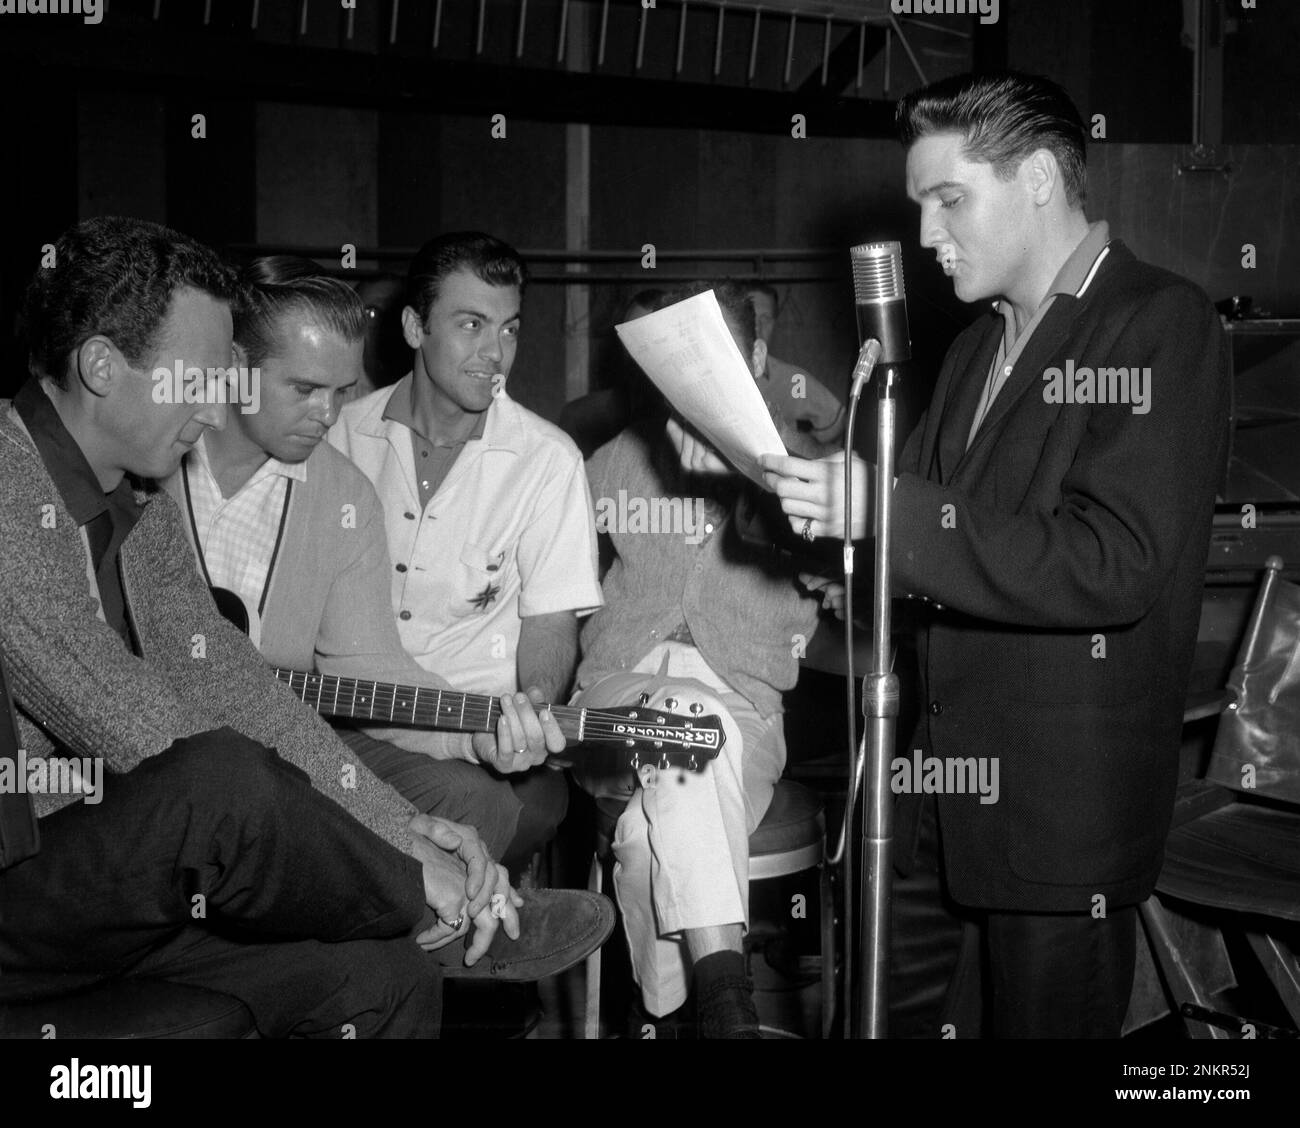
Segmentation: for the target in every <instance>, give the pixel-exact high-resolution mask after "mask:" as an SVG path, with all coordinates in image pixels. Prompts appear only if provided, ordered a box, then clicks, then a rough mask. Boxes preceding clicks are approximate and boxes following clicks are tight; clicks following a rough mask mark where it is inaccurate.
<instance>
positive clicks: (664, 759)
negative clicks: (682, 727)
mask: <svg viewBox="0 0 1300 1128" xmlns="http://www.w3.org/2000/svg"><path fill="white" fill-rule="evenodd" d="M659 770H660V771H661V772H666V771H667V770H668V753H667V752H665V753H664V754H663V755H662V756H660V757H659Z"/></svg>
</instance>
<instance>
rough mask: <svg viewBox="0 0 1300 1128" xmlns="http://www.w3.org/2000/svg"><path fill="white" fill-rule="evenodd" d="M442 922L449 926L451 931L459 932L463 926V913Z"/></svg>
mask: <svg viewBox="0 0 1300 1128" xmlns="http://www.w3.org/2000/svg"><path fill="white" fill-rule="evenodd" d="M442 923H443V924H445V925H446V926H447V927H448V928H450V929H451V930H452V932H459V931H460V930H461V929H462V928H464V927H465V914H464V913H461V914H460V916H458V917H457V918H456V919H455V920H444V921H443V922H442Z"/></svg>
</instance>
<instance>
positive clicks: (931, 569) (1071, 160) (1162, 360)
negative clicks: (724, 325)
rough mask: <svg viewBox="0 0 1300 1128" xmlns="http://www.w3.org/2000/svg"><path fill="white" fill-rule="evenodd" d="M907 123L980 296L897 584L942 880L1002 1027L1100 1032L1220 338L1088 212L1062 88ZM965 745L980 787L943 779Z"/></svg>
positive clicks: (1171, 772)
mask: <svg viewBox="0 0 1300 1128" xmlns="http://www.w3.org/2000/svg"><path fill="white" fill-rule="evenodd" d="M898 120H899V124H900V130H901V134H902V139H903V142H904V144H905V145H906V146H907V149H908V154H907V188H908V194H909V196H911V198H912V199H914V200H916V201H917V202H918V203H919V204H920V206H921V242H922V244H923V245H924V246H926V247H929V248H932V249H933V250H934V251H935V252H936V255H937V257H938V259H939V262H940V264H941V266H942V267H943V270H944V272H945V273H946V274H948V275H949V276H950V277H951V278H952V279H953V285H954V288H955V290H956V293H957V296H958V297H960V298H962V299H963V300H965V301H971V302H992V303H993V305H992V307H991V308H990V309H988V311H987V312H986V313H985V314H984V315H983V316H981V317H979V318H977V319H976V321H975V322H974V324H972V325H971V326H970V327H969V328H967V329H966V330H965V331H964V332H963V333H962V334H961V335H960V336H959V337H958V338H957V340H956V341H955V342H954V344H953V346H952V348H951V349H950V350H949V352H948V355H947V358H946V359H945V361H944V364H943V368H942V371H941V372H940V375H939V380H938V383H937V385H936V388H935V391H934V396H933V398H932V400H931V402H930V407H929V409H928V411H927V412H926V413H925V415H924V416H923V417H922V419H921V420H920V422H919V424H918V425H917V427H916V429H915V430H914V431H913V433H912V435H911V437H910V439H909V440H908V442H907V444H906V446H905V448H904V450H903V453H902V455H901V457H900V458H899V464H898V477H897V479H896V485H895V491H894V505H895V512H896V520H895V526H894V543H893V548H892V553H891V561H892V564H893V568H894V576H895V583H896V585H897V589H898V591H899V592H900V593H910V594H913V595H919V596H922V597H924V598H925V599H926V600H927V601H928V605H927V609H926V612H925V614H924V616H923V623H922V626H921V629H920V637H919V640H918V651H919V657H920V666H921V677H922V683H923V684H922V689H923V693H924V696H923V698H922V701H923V703H924V709H925V711H924V713H923V715H922V720H921V723H920V724H919V726H918V730H917V732H916V734H915V737H914V739H913V742H912V744H911V745H910V747H909V748H908V749H907V750H905V752H906V753H910V752H911V750H912V749H920V750H921V751H922V754H923V756H924V757H927V758H928V757H933V758H934V759H935V760H937V761H938V766H939V768H941V769H946V770H945V772H944V774H943V776H942V777H941V778H940V777H937V776H936V777H934V778H933V779H932V781H931V783H932V785H933V784H934V783H936V782H937V783H938V789H939V793H938V795H937V804H938V816H939V826H940V833H941V837H942V843H943V859H944V868H945V876H946V880H947V885H948V888H949V891H950V893H951V894H952V896H953V898H954V899H955V900H956V901H957V902H958V903H960V904H962V905H965V906H969V907H971V908H972V909H975V910H977V911H978V912H977V919H978V920H979V922H980V924H981V926H982V927H983V929H984V935H985V947H986V951H987V959H988V967H987V973H988V974H989V975H990V977H991V979H990V985H991V988H992V990H991V997H992V1007H993V1010H992V1020H993V1021H992V1030H993V1032H994V1033H995V1034H997V1035H999V1036H1021V1037H1026V1036H1027V1037H1051V1036H1102V1037H1105V1036H1111V1037H1113V1036H1117V1035H1118V1033H1119V1029H1120V1025H1121V1023H1122V1021H1123V1018H1124V1013H1125V1008H1126V1006H1127V1003H1128V996H1129V992H1130V990H1131V987H1132V976H1133V961H1134V951H1135V943H1136V932H1135V925H1136V908H1135V906H1136V905H1137V904H1138V903H1139V902H1141V901H1142V900H1143V899H1145V898H1146V897H1147V896H1149V895H1150V893H1151V891H1152V889H1153V887H1154V884H1155V880H1156V877H1157V875H1158V873H1159V871H1160V864H1161V858H1162V849H1163V844H1164V839H1165V835H1166V833H1167V831H1168V827H1169V822H1170V817H1171V813H1172V808H1173V798H1174V789H1175V783H1176V778H1177V772H1178V747H1179V732H1180V725H1181V717H1182V710H1183V701H1184V694H1185V690H1186V684H1187V679H1188V675H1189V672H1190V666H1191V659H1192V652H1193V648H1194V645H1195V640H1196V631H1197V623H1198V619H1199V607H1200V593H1201V584H1202V572H1203V568H1204V563H1205V558H1206V544H1207V540H1208V536H1209V524H1210V519H1211V516H1212V513H1213V507H1214V497H1215V489H1216V486H1217V485H1218V483H1219V481H1220V479H1221V476H1222V473H1223V468H1224V463H1225V458H1226V451H1227V438H1228V403H1229V386H1228V384H1229V376H1228V372H1229V369H1228V356H1227V345H1226V339H1225V337H1224V334H1223V332H1222V330H1221V327H1220V325H1219V321H1218V318H1217V316H1216V314H1215V312H1214V309H1213V308H1212V306H1211V305H1210V303H1209V301H1208V299H1207V298H1206V297H1205V295H1204V294H1203V293H1202V292H1201V291H1200V290H1199V289H1198V288H1197V287H1196V286H1194V285H1192V284H1191V283H1189V282H1187V281H1186V280H1184V279H1182V278H1179V277H1178V276H1176V275H1173V274H1170V273H1168V272H1166V271H1163V270H1160V269H1158V268H1156V267H1153V266H1148V265H1146V264H1144V263H1141V262H1139V261H1138V260H1137V259H1136V258H1135V257H1134V256H1133V254H1132V252H1131V251H1129V250H1128V249H1127V248H1126V247H1125V246H1124V245H1123V244H1122V243H1120V242H1118V241H1116V240H1112V239H1111V238H1110V233H1109V230H1108V228H1107V226H1106V224H1105V223H1104V222H1100V223H1092V224H1089V222H1088V220H1087V219H1086V218H1085V215H1084V211H1083V199H1084V192H1085V171H1084V137H1085V133H1084V127H1083V124H1082V122H1081V121H1080V119H1079V116H1078V113H1077V111H1076V110H1075V109H1074V107H1073V105H1071V103H1070V101H1069V99H1068V97H1067V96H1066V95H1065V93H1064V92H1063V91H1062V90H1061V89H1060V88H1059V87H1057V86H1055V84H1053V83H1050V82H1048V81H1046V80H1043V79H1038V78H1031V77H1028V76H1023V75H1001V76H993V77H979V78H974V77H962V78H957V79H950V80H945V81H944V82H941V83H938V84H936V85H934V86H931V87H928V88H926V89H924V90H921V91H918V92H916V93H914V94H911V95H909V96H908V97H907V98H905V99H903V101H902V102H901V103H900V105H899V109H898ZM857 469H858V471H859V473H858V477H859V480H860V481H861V486H860V487H859V488H857V489H856V490H855V494H854V497H855V500H857V499H865V498H866V497H867V496H868V492H869V491H868V489H867V488H866V486H867V474H866V470H867V468H866V467H865V465H863V466H860V467H858V468H857ZM768 470H769V475H768V478H769V484H771V485H772V486H773V488H775V489H776V491H777V492H778V493H779V494H780V496H781V498H782V504H783V507H784V508H785V511H786V513H787V514H788V515H789V516H790V518H791V523H792V524H793V525H794V526H795V528H796V529H799V530H800V531H804V530H805V528H806V529H807V534H806V535H814V536H821V535H828V536H841V535H842V534H843V518H842V513H843V504H842V490H841V488H840V487H839V485H838V483H839V481H840V477H841V475H842V469H841V468H840V467H839V466H838V465H837V464H836V463H834V462H829V461H827V462H821V463H812V462H804V461H801V460H796V459H780V458H776V459H770V460H769V462H768ZM862 508H863V507H861V506H860V511H859V512H858V513H857V514H855V521H854V529H855V535H859V534H860V533H863V532H865V531H866V530H867V529H868V528H869V524H868V515H867V514H866V513H865V512H863V511H862ZM809 522H811V523H809ZM970 757H973V758H974V765H973V766H974V767H975V768H976V769H978V771H980V772H983V773H984V774H983V775H980V776H979V777H978V778H979V779H981V780H983V781H997V784H998V786H997V787H996V789H990V788H984V789H983V793H982V794H981V793H979V791H978V790H977V789H976V788H974V787H972V786H969V784H970V783H971V780H965V779H964V773H963V772H962V771H957V772H954V771H953V770H952V768H953V766H954V765H957V766H958V767H964V766H967V765H966V764H965V761H966V759H967V758H970ZM923 762H926V761H923ZM895 764H896V766H897V764H898V761H895ZM993 768H996V774H994V772H993V770H991V769H993ZM918 774H920V773H917V772H914V771H912V772H903V773H902V775H901V777H900V773H899V772H898V771H896V772H895V779H896V780H898V779H900V778H901V779H902V780H903V782H904V786H903V787H902V788H899V787H898V786H897V784H896V785H895V789H896V790H902V791H909V790H910V791H913V792H914V791H915V790H917V783H918V781H917V780H915V779H913V778H912V777H913V776H915V775H918ZM974 778H976V777H975V776H972V777H971V779H974ZM963 783H964V784H966V786H963ZM954 784H955V785H956V786H954ZM927 790H929V788H927ZM914 800H915V795H908V796H904V798H903V801H902V802H901V803H900V816H901V819H900V821H901V824H902V826H904V827H906V826H908V825H909V821H910V820H909V818H908V816H909V815H911V814H914V813H915V812H914V810H913V809H911V808H912V807H914V802H912V801H914ZM904 808H908V809H904Z"/></svg>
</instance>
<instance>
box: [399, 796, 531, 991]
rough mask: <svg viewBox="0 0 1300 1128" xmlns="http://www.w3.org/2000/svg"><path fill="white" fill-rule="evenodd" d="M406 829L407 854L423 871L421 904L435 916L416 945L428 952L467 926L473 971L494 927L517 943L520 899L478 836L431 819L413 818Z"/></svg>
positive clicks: (469, 829) (467, 959) (469, 964)
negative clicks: (408, 834) (409, 843)
mask: <svg viewBox="0 0 1300 1128" xmlns="http://www.w3.org/2000/svg"><path fill="white" fill-rule="evenodd" d="M410 829H411V838H412V842H413V848H412V852H413V853H414V855H415V857H416V859H417V860H418V861H419V862H420V865H421V867H422V868H423V871H424V899H425V903H426V904H427V905H428V906H429V907H430V908H431V909H432V910H433V911H434V912H435V913H436V914H437V916H438V921H437V923H436V924H434V925H432V926H431V927H429V928H426V929H425V930H424V931H423V932H421V933H420V934H419V935H418V936H417V937H416V938H415V939H416V943H418V944H419V945H420V947H422V948H424V949H425V950H426V951H430V952H431V951H434V950H435V949H437V948H441V947H443V946H444V945H447V944H450V943H451V942H452V941H453V940H455V939H457V938H458V937H460V936H464V935H465V933H466V931H467V930H468V929H469V927H470V925H471V924H472V925H473V926H474V937H473V939H472V940H471V941H470V945H469V949H468V951H467V952H466V954H465V966H466V967H473V966H474V965H475V964H476V963H478V961H479V960H480V959H481V958H482V957H483V955H484V954H485V953H486V952H487V950H488V948H489V947H491V945H492V939H493V937H494V936H496V932H497V929H498V928H500V927H504V928H505V930H506V935H507V936H509V937H510V939H511V940H518V939H519V908H520V907H521V906H522V905H523V903H524V901H523V898H522V897H520V896H519V894H518V892H517V891H516V890H515V889H513V888H512V887H511V885H510V875H509V874H508V873H507V872H506V868H505V866H503V865H500V864H499V863H497V862H494V861H493V860H492V858H491V857H490V856H489V855H488V852H487V847H485V846H484V845H483V840H482V839H481V838H480V837H479V835H478V832H477V831H476V830H474V828H473V827H468V826H462V825H461V824H460V823H456V822H452V821H451V820H450V819H442V818H438V817H437V816H436V815H416V816H415V818H413V819H412V820H411V823H410Z"/></svg>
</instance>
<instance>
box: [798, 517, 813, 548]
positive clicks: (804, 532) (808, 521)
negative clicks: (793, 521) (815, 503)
mask: <svg viewBox="0 0 1300 1128" xmlns="http://www.w3.org/2000/svg"><path fill="white" fill-rule="evenodd" d="M812 527H813V519H812V518H811V517H808V518H805V520H804V523H803V528H802V529H800V530H799V535H800V536H801V537H803V539H804V540H806V541H808V543H809V544H811V543H812V541H813V535H812Z"/></svg>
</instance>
